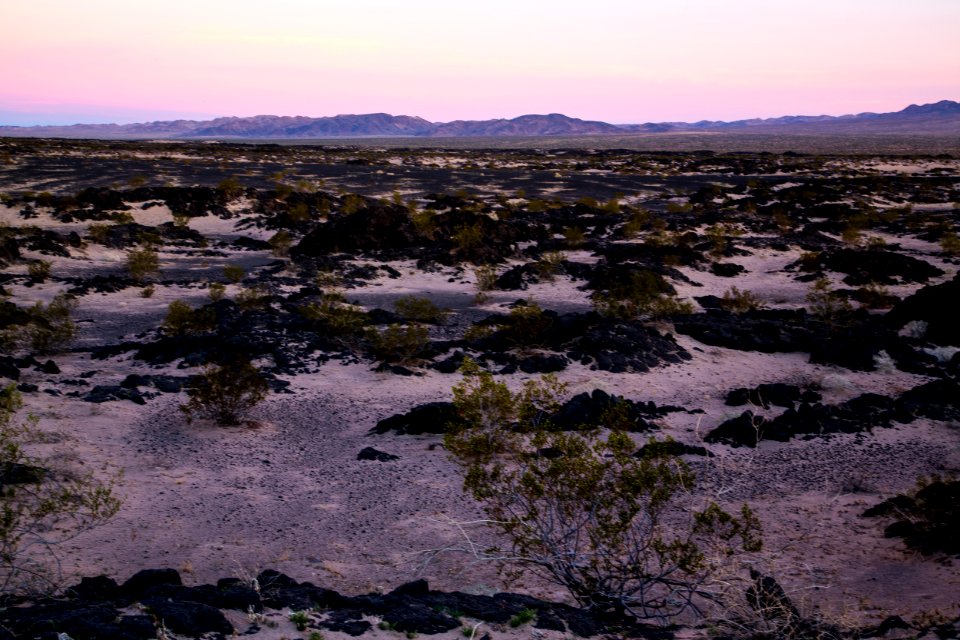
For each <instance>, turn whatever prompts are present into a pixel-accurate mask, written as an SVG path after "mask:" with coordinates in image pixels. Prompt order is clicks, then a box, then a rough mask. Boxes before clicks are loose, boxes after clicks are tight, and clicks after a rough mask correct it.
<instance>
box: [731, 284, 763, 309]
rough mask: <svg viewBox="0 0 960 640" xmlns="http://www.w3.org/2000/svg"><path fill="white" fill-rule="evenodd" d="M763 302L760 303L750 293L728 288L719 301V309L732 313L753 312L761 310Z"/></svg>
mask: <svg viewBox="0 0 960 640" xmlns="http://www.w3.org/2000/svg"><path fill="white" fill-rule="evenodd" d="M763 306H764V305H763V302H761V301H760V299H759V298H757V296H755V295H754V294H753V293H751V292H750V291H746V290H744V291H741V290H740V289H738V288H736V287H730V288H729V289H727V290H726V291H724V292H723V298H722V299H721V300H720V307H721V308H722V309H726V310H727V311H733V312H734V313H744V312H746V311H755V310H757V309H762V308H763Z"/></svg>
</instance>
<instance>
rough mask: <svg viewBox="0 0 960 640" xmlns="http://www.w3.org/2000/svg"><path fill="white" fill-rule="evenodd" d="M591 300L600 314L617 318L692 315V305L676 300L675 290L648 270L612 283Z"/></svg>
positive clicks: (595, 294) (630, 274) (633, 273)
mask: <svg viewBox="0 0 960 640" xmlns="http://www.w3.org/2000/svg"><path fill="white" fill-rule="evenodd" d="M592 299H593V305H594V307H595V308H596V310H597V311H598V312H599V313H601V314H603V315H606V316H610V317H615V318H623V319H633V318H637V317H640V316H648V317H654V318H658V317H666V316H672V315H679V314H685V313H692V312H693V305H691V304H690V303H689V302H686V301H680V300H677V299H676V296H675V294H674V292H673V287H671V286H670V284H669V283H667V281H666V280H664V279H663V277H662V276H660V275H659V274H657V273H654V272H653V271H649V270H647V269H643V270H640V271H632V272H630V273H629V274H627V276H626V277H624V278H621V279H618V280H615V281H613V282H611V283H610V284H609V286H608V287H607V289H606V290H603V291H597V292H595V293H594V294H593V296H592Z"/></svg>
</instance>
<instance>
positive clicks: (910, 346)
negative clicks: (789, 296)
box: [674, 300, 939, 375]
mask: <svg viewBox="0 0 960 640" xmlns="http://www.w3.org/2000/svg"><path fill="white" fill-rule="evenodd" d="M707 303H708V304H710V301H709V300H708V301H707ZM674 326H675V328H676V331H677V333H680V334H683V335H688V336H690V337H692V338H694V339H696V340H697V341H699V342H702V343H704V344H708V345H711V346H716V347H725V348H727V349H737V350H740V351H759V352H761V353H778V352H806V353H809V354H810V362H813V363H816V364H832V365H836V366H838V367H843V368H846V369H852V370H854V371H873V370H874V369H876V366H877V364H876V359H877V357H878V355H879V354H880V352H885V353H886V354H887V355H888V356H890V357H891V358H892V359H893V361H894V362H895V364H896V365H897V366H898V367H899V368H900V369H903V370H904V371H909V372H911V373H927V374H933V375H936V374H937V371H938V370H939V365H938V363H937V361H936V358H934V357H933V356H931V355H930V354H928V353H926V352H924V351H923V350H922V347H923V346H924V345H925V343H924V342H923V341H922V340H916V339H910V338H907V337H905V336H901V335H898V334H897V333H896V332H895V331H894V330H892V329H891V328H890V326H889V325H888V324H886V323H885V322H884V319H883V316H877V315H872V314H868V313H867V312H865V311H863V310H857V311H854V312H853V313H852V314H850V316H849V317H846V318H843V319H842V321H840V322H837V323H831V322H827V321H825V320H822V319H818V318H817V317H815V316H813V315H812V314H809V313H807V312H806V310H804V309H761V310H750V311H745V312H743V313H734V312H731V311H726V310H723V309H715V308H709V309H707V310H706V312H704V313H697V314H691V315H688V316H677V317H676V318H674Z"/></svg>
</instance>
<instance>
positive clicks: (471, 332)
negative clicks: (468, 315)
mask: <svg viewBox="0 0 960 640" xmlns="http://www.w3.org/2000/svg"><path fill="white" fill-rule="evenodd" d="M496 330H497V327H496V326H495V325H492V324H472V325H470V326H469V327H467V329H466V331H464V332H463V339H464V340H466V341H467V342H471V341H473V340H482V339H483V338H486V337H487V336H490V335H493V333H494V331H496Z"/></svg>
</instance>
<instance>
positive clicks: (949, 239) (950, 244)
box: [940, 231, 960, 256]
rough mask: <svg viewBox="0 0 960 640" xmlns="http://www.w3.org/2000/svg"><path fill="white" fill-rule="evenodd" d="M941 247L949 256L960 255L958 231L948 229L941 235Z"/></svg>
mask: <svg viewBox="0 0 960 640" xmlns="http://www.w3.org/2000/svg"><path fill="white" fill-rule="evenodd" d="M940 249H941V250H942V251H943V252H944V253H945V254H947V255H948V256H960V237H958V236H957V234H956V232H954V231H947V232H944V234H943V235H942V236H940Z"/></svg>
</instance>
